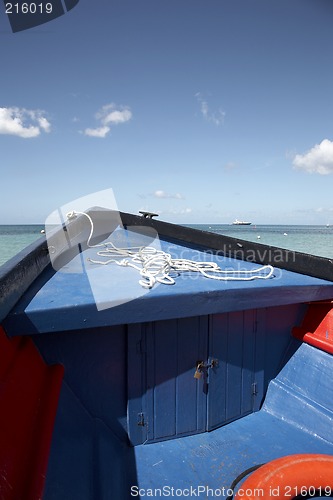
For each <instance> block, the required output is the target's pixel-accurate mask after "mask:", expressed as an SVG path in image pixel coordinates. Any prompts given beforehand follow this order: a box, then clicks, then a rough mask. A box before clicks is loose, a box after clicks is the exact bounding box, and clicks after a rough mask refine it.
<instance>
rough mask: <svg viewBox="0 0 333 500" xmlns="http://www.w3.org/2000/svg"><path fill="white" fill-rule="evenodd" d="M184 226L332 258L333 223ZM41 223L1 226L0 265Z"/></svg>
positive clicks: (33, 235) (38, 234)
mask: <svg viewBox="0 0 333 500" xmlns="http://www.w3.org/2000/svg"><path fill="white" fill-rule="evenodd" d="M187 226H190V227H193V228H196V229H201V230H204V231H210V232H213V233H217V234H224V235H226V236H232V237H236V238H239V239H242V240H248V241H254V242H257V243H263V244H267V245H273V246H277V247H281V248H286V249H288V250H295V251H298V252H304V253H310V254H313V255H320V256H322V257H328V258H333V226H283V225H280V226H279V225H271V226H268V225H251V226H233V225H229V224H223V225H222V224H191V225H189V224H187ZM42 229H44V226H43V225H42V224H40V225H38V224H32V225H0V266H1V265H2V264H4V263H5V262H6V261H8V260H9V259H10V258H11V257H13V256H14V255H15V254H17V253H18V252H19V251H20V250H22V249H23V248H25V247H26V246H28V245H30V243H32V242H33V241H35V240H37V239H38V238H40V237H41V236H42V235H41V230H42Z"/></svg>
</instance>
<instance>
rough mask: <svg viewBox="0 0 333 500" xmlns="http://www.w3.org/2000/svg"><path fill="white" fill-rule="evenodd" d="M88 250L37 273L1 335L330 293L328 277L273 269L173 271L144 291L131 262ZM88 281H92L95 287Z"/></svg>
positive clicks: (246, 265)
mask: <svg viewBox="0 0 333 500" xmlns="http://www.w3.org/2000/svg"><path fill="white" fill-rule="evenodd" d="M161 247H162V249H163V250H166V251H168V252H170V253H171V254H172V255H173V256H175V257H184V258H190V259H194V260H206V261H213V262H216V263H217V264H218V265H220V266H221V267H222V268H225V267H227V268H234V269H239V268H241V269H253V268H255V267H258V265H257V264H253V263H251V262H242V261H238V260H235V259H231V258H226V257H223V256H221V255H215V254H213V253H209V252H204V251H199V250H197V249H193V248H189V247H185V246H184V245H180V244H175V243H168V242H163V241H161ZM95 253H96V251H95V249H88V250H86V251H85V252H83V254H82V255H79V256H77V257H75V258H74V259H73V261H72V264H71V265H72V266H73V268H72V271H73V272H56V273H53V272H52V270H49V271H48V273H44V274H43V276H41V277H40V278H39V279H37V280H36V281H35V283H34V284H33V285H32V286H31V288H30V290H29V291H28V292H27V293H26V294H25V296H24V297H23V298H22V300H21V301H20V302H19V303H18V304H17V306H16V307H15V308H14V309H13V311H12V312H11V314H10V315H9V316H8V317H7V318H6V321H5V326H6V330H7V332H8V334H9V335H10V336H14V335H17V334H18V333H19V332H22V331H24V332H25V333H26V334H36V333H48V332H49V331H71V330H77V329H88V328H93V327H98V326H106V325H115V324H124V323H128V322H131V323H136V322H147V321H157V320H162V319H172V318H184V317H188V316H193V314H194V313H195V314H198V315H206V314H214V313H222V312H231V311H240V310H245V309H255V308H261V307H270V306H273V305H276V306H278V305H283V304H291V303H301V302H306V301H310V300H320V299H327V298H331V297H332V295H333V284H332V283H331V282H328V281H325V280H322V279H317V278H311V277H309V276H305V275H300V274H296V273H293V272H290V271H285V270H280V269H277V268H276V270H275V277H274V278H272V279H269V280H257V281H249V282H238V281H233V282H220V281H216V280H210V279H207V278H204V277H202V276H198V275H196V274H193V273H188V274H184V275H181V276H179V277H178V278H176V284H175V285H173V286H166V285H159V286H157V287H155V288H153V289H152V290H150V291H148V292H146V291H144V292H143V289H142V287H141V286H140V285H139V283H138V280H137V276H136V274H135V272H134V271H133V269H132V270H129V269H128V268H119V267H118V266H115V267H114V266H112V265H111V266H104V267H102V268H100V267H99V268H95V267H94V268H93V267H92V266H91V265H90V264H89V263H88V262H87V261H86V257H88V256H95ZM81 257H82V259H81ZM82 263H84V264H85V271H84V272H80V270H82ZM74 271H75V272H74ZM91 273H92V274H91ZM133 273H134V274H133ZM92 276H93V279H92ZM91 283H94V287H95V290H94V293H93V291H92V288H91ZM96 287H97V290H96ZM59 290H61V293H59ZM96 297H98V305H99V308H98V307H97V305H96V301H95V299H96ZM101 307H102V309H103V308H104V309H103V310H102V309H101Z"/></svg>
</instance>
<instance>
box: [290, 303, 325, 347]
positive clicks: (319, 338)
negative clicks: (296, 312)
mask: <svg viewBox="0 0 333 500" xmlns="http://www.w3.org/2000/svg"><path fill="white" fill-rule="evenodd" d="M292 333H293V336H294V337H296V338H297V339H299V340H301V341H302V342H306V343H308V344H311V345H313V346H315V347H318V348H319V349H322V350H323V351H326V352H328V353H330V354H333V303H332V302H318V303H316V302H314V303H312V304H310V305H309V307H308V310H307V312H306V314H305V317H304V320H303V322H302V325H301V327H295V328H293V331H292Z"/></svg>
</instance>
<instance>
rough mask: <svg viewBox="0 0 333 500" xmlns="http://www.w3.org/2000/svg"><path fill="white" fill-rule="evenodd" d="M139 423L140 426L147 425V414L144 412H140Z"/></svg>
mask: <svg viewBox="0 0 333 500" xmlns="http://www.w3.org/2000/svg"><path fill="white" fill-rule="evenodd" d="M137 424H138V425H139V426H140V427H144V426H145V414H144V413H138V420H137Z"/></svg>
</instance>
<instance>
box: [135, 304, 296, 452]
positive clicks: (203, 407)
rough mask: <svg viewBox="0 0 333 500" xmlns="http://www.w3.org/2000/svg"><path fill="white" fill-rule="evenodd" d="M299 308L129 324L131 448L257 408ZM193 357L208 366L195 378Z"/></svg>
mask: <svg viewBox="0 0 333 500" xmlns="http://www.w3.org/2000/svg"><path fill="white" fill-rule="evenodd" d="M301 309H302V307H300V306H296V305H292V306H281V307H279V308H268V309H263V310H262V309H259V310H249V311H242V312H232V313H224V314H219V315H211V316H209V317H205V316H203V317H200V316H195V317H192V318H186V319H178V320H176V319H175V320H168V321H158V322H153V323H147V324H141V325H140V326H139V325H129V329H128V345H129V352H130V354H129V369H128V384H129V387H130V388H131V387H132V386H133V387H135V391H133V390H132V389H130V392H129V398H130V400H129V403H128V408H129V423H128V427H129V436H130V439H131V442H132V444H133V445H137V444H140V443H144V442H149V443H151V442H157V441H162V440H165V439H172V438H175V437H179V436H184V435H189V434H195V433H198V432H204V431H207V430H212V429H214V428H217V427H219V426H221V425H225V424H227V423H228V422H230V421H233V420H235V419H238V418H241V417H244V416H245V415H247V414H249V413H251V412H253V411H257V410H258V409H259V408H260V405H261V402H262V400H263V397H264V394H265V392H266V389H267V385H268V382H269V381H270V380H271V378H273V377H274V376H275V375H276V374H277V373H278V370H279V368H280V363H281V360H282V359H283V358H284V357H285V354H286V352H287V350H288V349H289V343H290V338H291V335H290V332H291V329H292V327H293V325H294V324H295V321H297V318H298V316H299V314H300V310H301ZM279 316H281V317H282V318H283V320H282V321H281V325H280V326H279V325H278V324H277V321H276V320H277V317H279ZM272 330H273V332H272ZM272 333H273V336H272V342H271V334H272ZM138 345H140V349H138V348H137V346H138ZM291 353H292V350H291V351H290V354H291ZM286 359H287V358H286ZM199 360H200V361H203V362H204V364H206V365H207V369H205V370H203V373H202V377H201V379H199V380H196V379H195V378H194V373H195V368H196V363H197V361H199ZM213 360H214V362H215V365H214V366H210V364H211V363H212V361H213ZM140 391H141V396H140V394H139V392H140ZM138 415H141V419H142V420H141V421H140V418H138ZM138 422H140V423H139V424H138Z"/></svg>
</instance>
